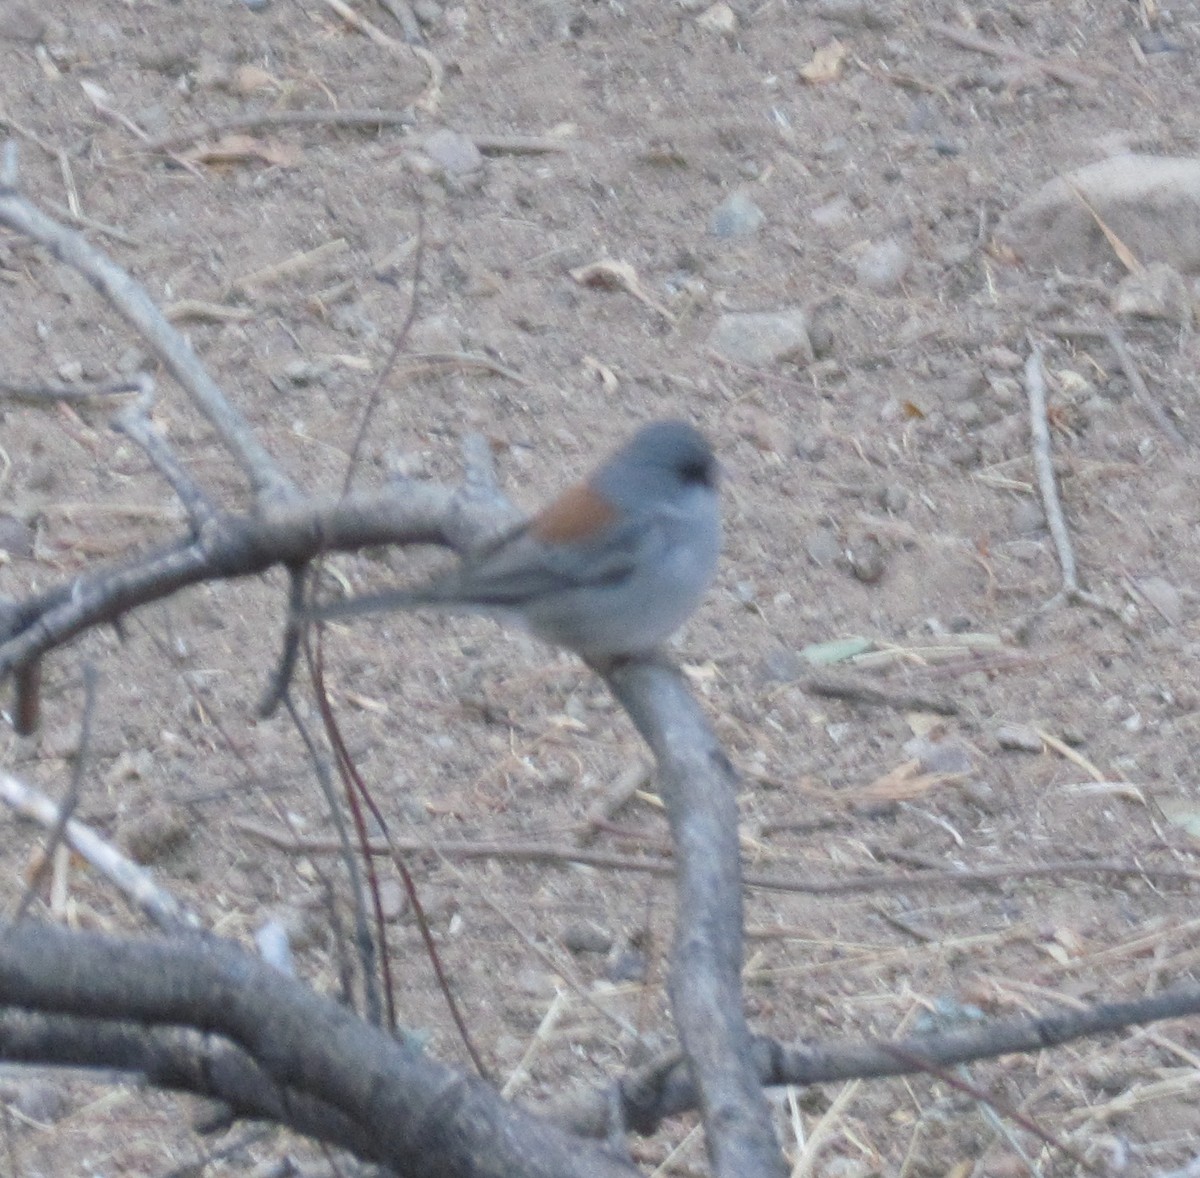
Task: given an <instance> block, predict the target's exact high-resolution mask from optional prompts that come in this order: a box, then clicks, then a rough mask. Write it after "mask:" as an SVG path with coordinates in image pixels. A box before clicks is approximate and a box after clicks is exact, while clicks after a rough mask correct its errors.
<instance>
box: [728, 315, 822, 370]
mask: <svg viewBox="0 0 1200 1178" xmlns="http://www.w3.org/2000/svg"><path fill="white" fill-rule="evenodd" d="M708 346H709V347H710V348H712V349H713V351H714V352H717V353H719V354H720V355H722V356H724V357H725V359H726V360H730V361H732V362H733V363H734V364H746V365H749V366H750V367H751V368H762V367H765V366H767V365H769V364H778V363H782V362H784V361H789V360H790V361H793V362H795V363H800V364H808V363H810V362H811V361H812V358H813V350H812V341H811V340H810V339H809V337H808V316H807V315H806V314H805V313H804V311H802V310H801V309H800V308H799V307H794V308H792V309H790V310H786V311H731V312H729V313H728V314H725V315H722V316H721V318H720V319H718V320H717V323H716V326H715V327H714V328H713V330H712V334H711V335H710V336H709V337H708Z"/></svg>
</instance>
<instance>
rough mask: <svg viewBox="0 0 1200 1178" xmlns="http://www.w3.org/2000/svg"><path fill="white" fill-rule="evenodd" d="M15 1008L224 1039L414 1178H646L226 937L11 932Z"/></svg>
mask: <svg viewBox="0 0 1200 1178" xmlns="http://www.w3.org/2000/svg"><path fill="white" fill-rule="evenodd" d="M5 1006H7V1007H17V1008H20V1009H22V1010H25V1011H30V1012H33V1013H35V1014H39V1015H43V1016H46V1015H52V1016H61V1015H67V1016H71V1017H72V1018H74V1019H77V1020H85V1021H86V1022H87V1023H94V1022H95V1021H96V1020H99V1023H100V1029H101V1030H102V1031H103V1030H105V1028H106V1027H109V1029H111V1024H112V1023H113V1022H118V1023H120V1022H133V1023H140V1024H142V1025H144V1026H146V1027H148V1028H151V1029H153V1030H155V1031H162V1030H171V1029H174V1028H177V1027H180V1026H182V1027H191V1028H193V1029H195V1030H197V1031H201V1032H204V1033H206V1034H208V1035H218V1036H221V1037H222V1038H224V1039H226V1040H228V1041H229V1042H230V1043H232V1044H233V1045H234V1046H235V1047H237V1048H238V1049H240V1050H241V1051H242V1052H245V1053H246V1054H247V1055H248V1056H250V1057H251V1058H252V1059H253V1060H254V1062H255V1065H256V1066H257V1068H258V1069H261V1072H262V1074H263V1075H264V1076H265V1077H267V1079H268V1080H269V1081H270V1082H271V1083H272V1084H274V1085H276V1086H277V1087H278V1088H279V1089H281V1090H282V1094H286V1096H284V1098H287V1097H290V1096H291V1094H292V1093H296V1094H299V1096H301V1097H302V1098H304V1099H306V1100H309V1101H314V1102H317V1104H318V1105H320V1106H325V1107H327V1108H328V1109H331V1110H332V1111H333V1112H334V1113H335V1114H337V1115H338V1116H339V1117H340V1118H345V1119H346V1120H348V1121H349V1122H351V1123H352V1124H354V1125H356V1126H357V1127H358V1128H359V1130H360V1131H361V1132H363V1133H366V1134H369V1135H370V1137H371V1138H372V1139H373V1142H374V1146H375V1150H374V1151H373V1154H372V1156H374V1157H376V1158H377V1159H378V1160H380V1161H382V1162H384V1163H385V1164H387V1165H389V1166H391V1167H392V1168H393V1169H396V1170H398V1171H399V1172H400V1173H402V1174H404V1175H405V1176H406V1178H421V1176H424V1175H428V1176H429V1178H434V1176H439V1178H450V1176H456V1175H462V1176H464V1178H466V1176H467V1175H470V1176H471V1178H477V1176H481V1175H485V1176H487V1175H494V1176H495V1178H502V1176H503V1178H617V1176H618V1175H622V1176H624V1178H629V1176H630V1175H633V1174H636V1173H637V1171H636V1170H635V1169H634V1168H633V1167H632V1165H630V1164H629V1163H628V1162H626V1161H624V1160H621V1159H618V1158H616V1157H614V1156H612V1155H611V1154H610V1153H608V1152H607V1151H605V1150H604V1149H601V1148H599V1147H597V1146H592V1145H588V1144H586V1143H585V1142H584V1141H582V1140H581V1139H580V1138H578V1137H573V1136H570V1135H568V1134H567V1133H565V1132H563V1131H562V1130H560V1129H558V1128H556V1127H554V1126H553V1125H550V1124H548V1123H546V1122H544V1121H541V1120H539V1119H537V1118H535V1117H533V1116H531V1115H530V1114H529V1113H525V1112H523V1111H521V1110H520V1109H517V1108H515V1107H513V1106H511V1105H508V1104H506V1103H505V1102H504V1101H503V1100H501V1099H500V1097H499V1096H498V1095H497V1094H496V1092H495V1091H494V1090H493V1089H492V1088H490V1087H489V1086H488V1085H486V1084H484V1083H482V1082H479V1081H475V1080H471V1079H469V1078H467V1077H464V1076H461V1075H459V1074H458V1073H456V1072H455V1071H453V1070H452V1069H451V1068H448V1067H446V1066H445V1065H444V1064H440V1063H437V1062H436V1061H434V1060H432V1059H430V1058H429V1057H427V1056H425V1055H423V1054H422V1053H421V1052H420V1051H418V1050H416V1049H415V1048H413V1047H412V1046H411V1045H408V1044H403V1043H399V1042H397V1041H396V1040H394V1039H393V1038H391V1037H390V1036H388V1035H386V1034H384V1033H383V1032H381V1031H379V1030H376V1029H375V1028H372V1027H370V1026H369V1025H368V1024H366V1023H365V1022H363V1021H362V1020H361V1019H359V1018H358V1017H357V1016H356V1015H354V1014H353V1013H352V1012H350V1011H347V1010H345V1009H343V1008H342V1007H340V1006H338V1005H336V1004H335V1003H333V1002H331V1001H329V1000H328V999H326V998H322V997H320V996H319V995H317V994H315V993H313V992H312V991H311V990H309V989H308V988H307V987H306V986H304V985H303V984H302V983H300V982H298V981H295V980H294V979H292V978H289V977H287V976H286V975H284V974H281V973H279V972H278V971H277V970H274V969H272V968H271V967H270V966H268V965H265V964H263V963H262V962H259V961H257V960H256V959H254V958H252V957H250V956H249V955H247V954H244V953H242V952H241V951H240V950H239V949H237V948H236V947H235V946H233V945H231V944H230V943H229V942H227V941H222V940H220V939H218V938H215V937H201V936H196V937H189V938H184V937H177V938H174V939H172V940H170V941H166V942H156V941H147V940H134V939H126V938H121V937H111V936H104V935H100V934H92V933H72V932H66V931H64V930H62V929H59V928H55V927H52V926H49V925H33V924H22V925H13V926H9V927H8V928H7V929H5V930H3V932H0V1007H5ZM7 1029H8V1024H7V1020H5V1021H3V1022H0V1031H3V1030H7ZM117 1035H118V1041H121V1042H125V1043H126V1044H127V1043H128V1039H127V1037H121V1036H120V1035H119V1032H117ZM85 1042H86V1040H85ZM5 1050H6V1041H5V1040H4V1039H3V1038H0V1051H5ZM127 1065H128V1059H127V1060H126V1066H127ZM179 1086H182V1085H179ZM226 1095H228V1094H226ZM223 1098H225V1097H223Z"/></svg>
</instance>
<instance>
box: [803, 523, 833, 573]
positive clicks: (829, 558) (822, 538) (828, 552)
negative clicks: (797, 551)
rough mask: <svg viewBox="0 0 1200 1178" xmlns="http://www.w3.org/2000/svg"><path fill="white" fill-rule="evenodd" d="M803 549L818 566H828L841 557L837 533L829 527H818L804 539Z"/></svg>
mask: <svg viewBox="0 0 1200 1178" xmlns="http://www.w3.org/2000/svg"><path fill="white" fill-rule="evenodd" d="M804 551H805V552H807V553H808V559H809V560H811V561H812V562H813V564H815V565H816V566H817V567H818V568H828V567H829V566H830V565H833V564H836V563H837V561H839V560H841V558H842V545H841V542H840V541H839V540H838V537H837V534H836V533H835V532H833V531H832V530H831V529H829V528H818V529H817V530H816V531H815V532H810V533H809V534H808V535H807V536H806V537H805V540H804Z"/></svg>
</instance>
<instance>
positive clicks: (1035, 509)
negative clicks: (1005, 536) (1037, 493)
mask: <svg viewBox="0 0 1200 1178" xmlns="http://www.w3.org/2000/svg"><path fill="white" fill-rule="evenodd" d="M1009 522H1010V523H1011V525H1012V530H1013V531H1014V532H1015V533H1016V534H1017V535H1018V536H1036V535H1037V534H1038V533H1039V532H1041V531H1042V530H1043V529H1044V528H1045V526H1046V514H1045V512H1043V511H1042V508H1041V504H1039V503H1037V502H1035V501H1034V500H1033V499H1018V500H1017V501H1016V502H1015V503H1014V504H1013V505H1012V511H1011V512H1010V513H1009Z"/></svg>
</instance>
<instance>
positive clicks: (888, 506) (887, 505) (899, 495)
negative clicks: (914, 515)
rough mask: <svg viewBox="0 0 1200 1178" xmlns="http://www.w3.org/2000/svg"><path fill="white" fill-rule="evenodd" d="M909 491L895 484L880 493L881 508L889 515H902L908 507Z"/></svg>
mask: <svg viewBox="0 0 1200 1178" xmlns="http://www.w3.org/2000/svg"><path fill="white" fill-rule="evenodd" d="M908 498H909V496H908V491H907V489H905V488H904V487H901V486H898V485H897V484H895V483H892V484H891V485H889V486H887V487H884V488H883V489H882V490H881V491H880V492H879V506H880V507H882V508H883V510H884V511H886V512H887V513H888V514H889V515H900V514H901V513H903V512H904V510H905V509H906V508H907V507H908Z"/></svg>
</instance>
